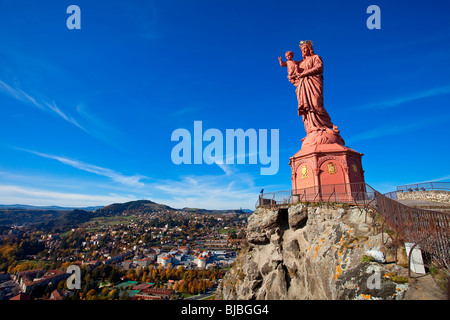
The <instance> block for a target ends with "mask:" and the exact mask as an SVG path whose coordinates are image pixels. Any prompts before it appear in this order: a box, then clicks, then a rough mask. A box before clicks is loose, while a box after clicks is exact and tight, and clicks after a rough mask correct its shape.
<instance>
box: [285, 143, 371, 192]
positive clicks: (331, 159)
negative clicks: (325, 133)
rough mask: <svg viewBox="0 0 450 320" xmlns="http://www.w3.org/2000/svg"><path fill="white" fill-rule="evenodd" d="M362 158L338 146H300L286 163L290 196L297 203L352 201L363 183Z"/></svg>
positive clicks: (335, 144)
mask: <svg viewBox="0 0 450 320" xmlns="http://www.w3.org/2000/svg"><path fill="white" fill-rule="evenodd" d="M362 156H363V154H362V153H359V152H357V151H355V150H353V149H350V148H348V147H346V146H344V145H341V144H337V143H331V144H316V145H313V146H311V145H308V146H303V147H302V149H301V150H300V151H298V152H297V153H296V154H295V155H294V156H293V157H291V158H290V161H289V164H290V166H291V170H292V177H291V179H292V190H293V195H295V196H296V199H300V201H328V200H333V199H335V200H344V201H345V200H351V198H350V197H355V192H356V190H358V189H361V186H362V185H363V184H364V182H365V181H364V170H363V169H362V163H361V157H362ZM352 192H353V195H352ZM312 197H316V199H312ZM317 197H321V198H322V199H318V198H317ZM327 197H328V199H325V198H327ZM297 201H298V200H297Z"/></svg>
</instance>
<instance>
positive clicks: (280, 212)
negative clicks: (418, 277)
mask: <svg viewBox="0 0 450 320" xmlns="http://www.w3.org/2000/svg"><path fill="white" fill-rule="evenodd" d="M366 214H367V217H366ZM366 218H367V220H366V222H365V219H366ZM371 223H372V220H371V217H370V212H366V211H365V210H364V209H360V208H358V207H350V206H340V207H339V206H338V205H335V206H334V207H333V206H328V205H315V206H314V205H305V204H297V205H292V206H290V207H289V208H286V209H279V208H257V209H256V210H255V212H254V213H253V214H252V215H251V216H250V217H249V218H248V227H247V240H248V243H249V245H248V247H247V248H245V249H243V250H242V251H241V252H240V254H239V256H238V258H237V259H236V262H235V264H234V266H233V267H232V268H231V269H230V271H229V272H227V274H226V275H225V276H224V278H223V280H222V282H221V283H220V285H219V287H218V289H217V291H216V299H225V300H229V299H239V300H249V299H260V300H265V299H266V300H280V299H281V300H291V299H320V300H322V299H332V300H336V299H361V298H374V297H376V298H382V299H396V298H400V297H401V295H402V294H403V292H405V285H399V284H396V283H394V282H392V281H390V280H389V279H388V278H387V277H384V276H383V275H384V274H385V272H387V269H386V268H387V266H386V265H384V264H378V263H376V262H369V261H368V260H367V256H365V255H366V252H367V251H368V250H370V249H377V248H379V249H383V250H384V251H385V252H386V254H387V255H388V256H389V254H390V253H389V252H387V251H389V250H390V248H389V245H387V247H386V246H384V245H383V243H382V241H381V234H376V235H374V234H373V231H372V230H371V227H370V226H371ZM387 238H388V237H387V236H386V235H385V239H387ZM393 250H395V249H393ZM391 255H392V254H391ZM398 256H399V257H402V253H401V252H400V253H399V255H398ZM391 267H392V268H393V269H390V271H391V272H392V271H394V272H397V271H398V272H403V273H405V272H407V270H406V269H405V268H403V267H400V266H398V265H395V264H393V265H392V266H390V268H391ZM396 268H398V270H397V269H396ZM374 270H377V272H379V273H378V274H377V275H376V277H378V278H377V279H378V280H380V286H378V287H376V288H375V289H374V288H373V286H371V285H370V283H372V282H371V281H372V280H373V277H374V275H375V273H374V272H375V271H374ZM402 286H403V287H402ZM406 287H407V285H406Z"/></svg>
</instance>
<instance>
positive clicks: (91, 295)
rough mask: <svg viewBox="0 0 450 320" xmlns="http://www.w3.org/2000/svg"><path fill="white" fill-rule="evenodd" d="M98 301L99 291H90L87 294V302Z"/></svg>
mask: <svg viewBox="0 0 450 320" xmlns="http://www.w3.org/2000/svg"><path fill="white" fill-rule="evenodd" d="M96 299H97V291H96V290H95V289H91V290H89V292H88V293H87V294H86V300H96Z"/></svg>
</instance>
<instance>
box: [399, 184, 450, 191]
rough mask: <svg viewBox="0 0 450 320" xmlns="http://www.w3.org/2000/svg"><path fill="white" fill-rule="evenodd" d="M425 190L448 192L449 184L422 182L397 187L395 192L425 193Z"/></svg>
mask: <svg viewBox="0 0 450 320" xmlns="http://www.w3.org/2000/svg"><path fill="white" fill-rule="evenodd" d="M425 190H449V191H450V182H422V183H416V184H408V185H404V186H399V187H397V191H400V192H405V191H409V192H412V191H425Z"/></svg>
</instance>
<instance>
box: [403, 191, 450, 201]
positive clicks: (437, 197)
mask: <svg viewBox="0 0 450 320" xmlns="http://www.w3.org/2000/svg"><path fill="white" fill-rule="evenodd" d="M397 199H398V200H423V201H433V202H440V203H450V191H443V190H428V191H410V192H397Z"/></svg>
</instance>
